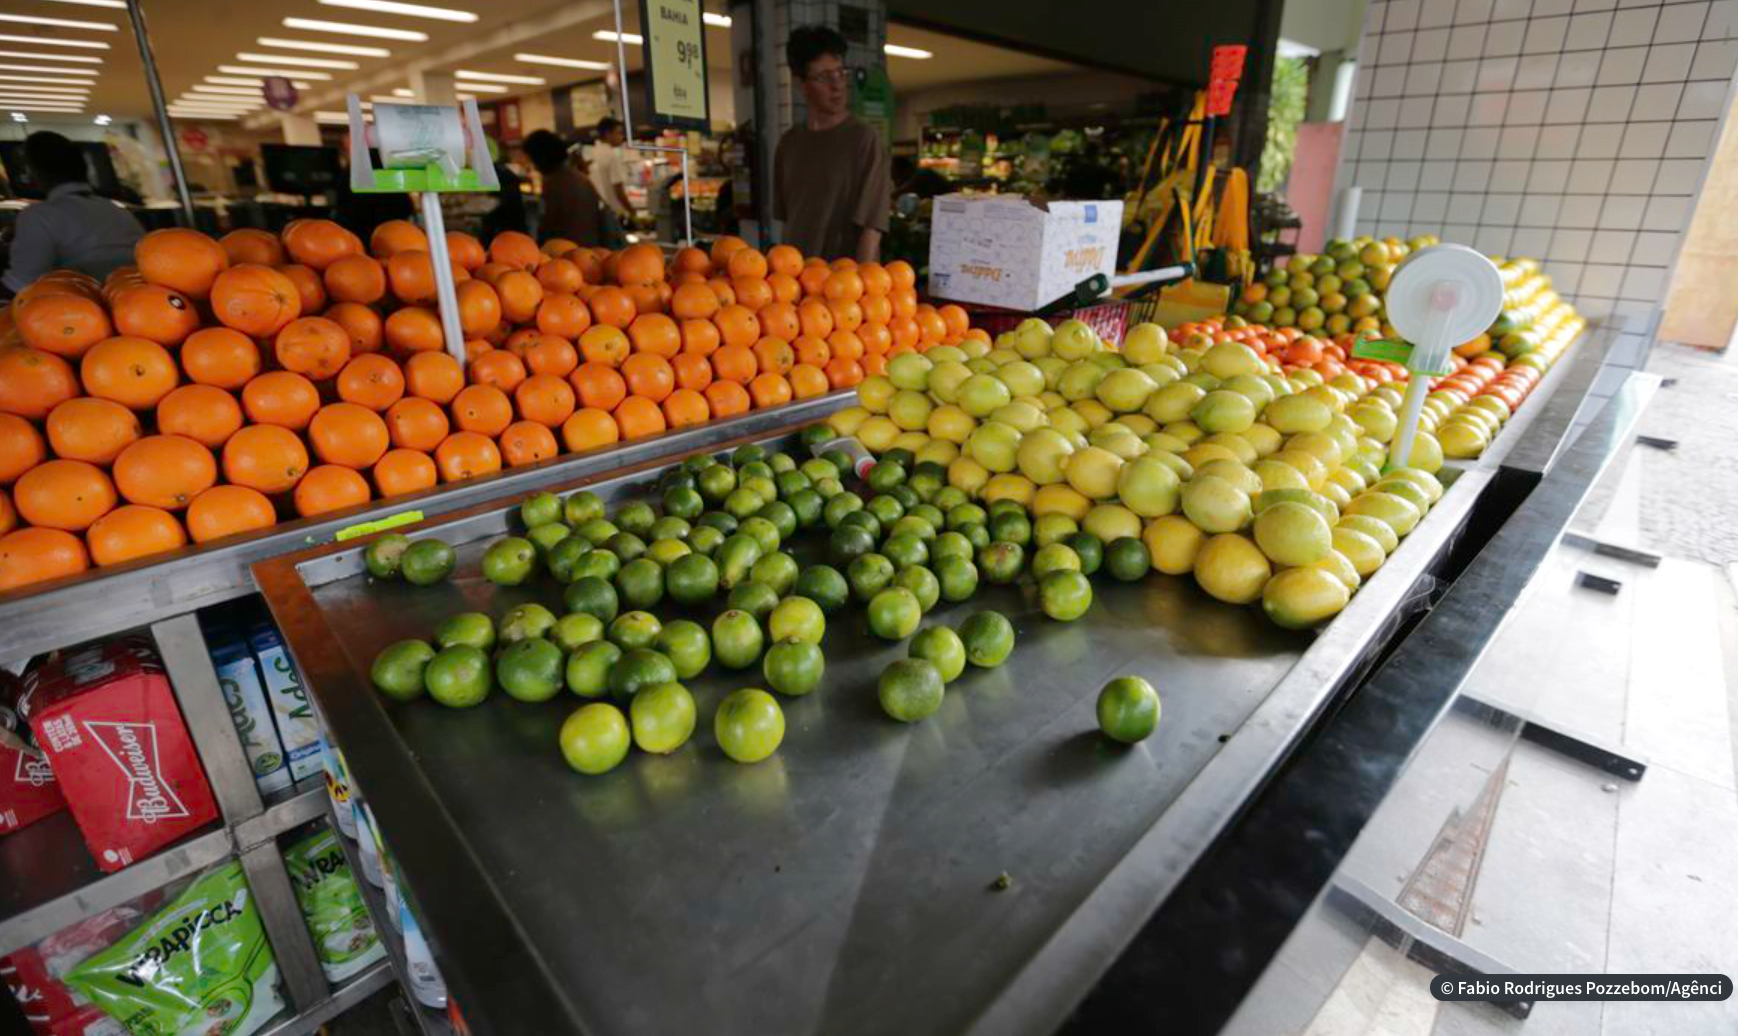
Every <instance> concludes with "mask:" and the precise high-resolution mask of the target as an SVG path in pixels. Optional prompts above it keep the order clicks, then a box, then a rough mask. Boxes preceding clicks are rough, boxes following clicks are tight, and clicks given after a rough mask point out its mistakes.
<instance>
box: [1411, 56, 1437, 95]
mask: <svg viewBox="0 0 1738 1036" xmlns="http://www.w3.org/2000/svg"><path fill="white" fill-rule="evenodd" d="M1405 68H1406V93H1408V94H1411V95H1414V96H1417V95H1420V94H1434V93H1436V91H1437V88H1438V87H1439V86H1441V84H1442V62H1440V61H1427V62H1425V63H1424V64H1422V65H1407V66H1405Z"/></svg>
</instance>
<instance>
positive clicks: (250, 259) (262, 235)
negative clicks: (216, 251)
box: [217, 227, 286, 266]
mask: <svg viewBox="0 0 1738 1036" xmlns="http://www.w3.org/2000/svg"><path fill="white" fill-rule="evenodd" d="M217 243H218V244H220V245H222V246H223V251H224V254H226V255H228V256H229V265H231V266H239V265H240V264H242V263H258V264H260V265H261V266H277V265H279V264H281V263H282V262H283V261H284V259H285V258H286V257H285V255H284V245H283V242H281V241H279V240H278V236H277V235H276V234H273V233H271V232H270V231H266V230H255V229H253V228H251V227H249V228H245V229H242V230H232V231H230V232H229V233H227V234H225V235H223V236H222V237H220V238H218V239H217Z"/></svg>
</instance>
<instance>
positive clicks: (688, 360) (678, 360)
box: [670, 353, 712, 392]
mask: <svg viewBox="0 0 1738 1036" xmlns="http://www.w3.org/2000/svg"><path fill="white" fill-rule="evenodd" d="M670 369H671V370H673V371H674V372H675V374H676V385H677V388H678V390H680V389H691V390H693V391H695V392H698V391H700V390H701V389H703V388H705V387H706V386H708V385H710V384H712V364H711V363H709V362H707V360H706V357H704V356H696V355H695V354H693V353H678V354H677V355H676V356H675V357H673V358H672V359H671V360H670Z"/></svg>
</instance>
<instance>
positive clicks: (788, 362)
mask: <svg viewBox="0 0 1738 1036" xmlns="http://www.w3.org/2000/svg"><path fill="white" fill-rule="evenodd" d="M753 352H754V362H755V365H756V367H757V368H758V369H759V370H760V372H761V373H762V374H787V373H789V372H790V369H791V367H792V366H793V365H795V363H796V362H797V357H796V352H795V351H794V350H792V349H791V346H790V343H789V342H786V341H785V340H784V339H782V338H762V339H761V340H760V341H758V342H756V343H754V349H753Z"/></svg>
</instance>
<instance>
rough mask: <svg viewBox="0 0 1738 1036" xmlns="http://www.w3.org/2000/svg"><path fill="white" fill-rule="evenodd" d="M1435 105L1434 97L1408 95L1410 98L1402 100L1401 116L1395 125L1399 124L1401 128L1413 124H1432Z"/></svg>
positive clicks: (1423, 125) (1417, 125)
mask: <svg viewBox="0 0 1738 1036" xmlns="http://www.w3.org/2000/svg"><path fill="white" fill-rule="evenodd" d="M1434 106H1435V99H1434V98H1430V97H1408V98H1405V99H1404V100H1402V101H1401V102H1400V116H1399V118H1398V120H1397V121H1396V122H1395V125H1396V126H1399V127H1401V128H1406V127H1412V126H1416V127H1425V126H1429V125H1430V114H1431V109H1432V108H1433V107H1434Z"/></svg>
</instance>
